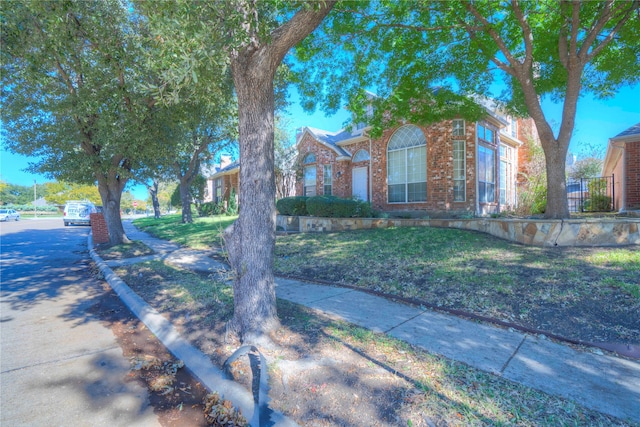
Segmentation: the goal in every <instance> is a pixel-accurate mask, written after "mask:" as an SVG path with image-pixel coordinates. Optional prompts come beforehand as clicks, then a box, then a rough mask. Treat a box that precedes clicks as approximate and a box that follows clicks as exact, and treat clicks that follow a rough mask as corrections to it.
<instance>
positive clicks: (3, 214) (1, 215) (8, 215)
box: [0, 209, 20, 221]
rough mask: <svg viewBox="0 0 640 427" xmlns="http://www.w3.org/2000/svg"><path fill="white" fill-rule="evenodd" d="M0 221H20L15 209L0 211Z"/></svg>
mask: <svg viewBox="0 0 640 427" xmlns="http://www.w3.org/2000/svg"><path fill="white" fill-rule="evenodd" d="M0 221H20V214H19V213H18V212H16V211H15V209H0Z"/></svg>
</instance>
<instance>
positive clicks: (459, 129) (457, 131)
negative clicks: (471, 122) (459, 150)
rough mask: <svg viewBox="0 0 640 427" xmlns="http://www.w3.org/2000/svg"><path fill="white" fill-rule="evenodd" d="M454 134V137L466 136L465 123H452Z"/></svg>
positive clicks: (458, 121)
mask: <svg viewBox="0 0 640 427" xmlns="http://www.w3.org/2000/svg"><path fill="white" fill-rule="evenodd" d="M451 126H452V133H453V136H464V134H465V123H464V120H462V119H454V120H453V121H452V124H451Z"/></svg>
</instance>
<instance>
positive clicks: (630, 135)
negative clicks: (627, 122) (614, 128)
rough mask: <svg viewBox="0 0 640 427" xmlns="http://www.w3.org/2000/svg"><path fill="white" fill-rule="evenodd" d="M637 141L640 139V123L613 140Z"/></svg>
mask: <svg viewBox="0 0 640 427" xmlns="http://www.w3.org/2000/svg"><path fill="white" fill-rule="evenodd" d="M635 139H640V123H636V124H635V125H633V126H631V127H630V128H629V129H627V130H624V131H622V132H620V133H619V134H617V135H616V136H614V137H613V138H611V140H612V141H629V140H635Z"/></svg>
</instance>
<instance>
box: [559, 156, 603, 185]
mask: <svg viewBox="0 0 640 427" xmlns="http://www.w3.org/2000/svg"><path fill="white" fill-rule="evenodd" d="M603 163H604V160H602V159H601V158H597V157H584V158H581V159H578V160H577V161H576V162H575V163H574V164H573V165H572V166H571V167H570V168H569V173H568V174H567V175H568V176H569V178H570V179H572V180H579V179H580V178H596V177H598V176H600V173H601V172H602V164H603Z"/></svg>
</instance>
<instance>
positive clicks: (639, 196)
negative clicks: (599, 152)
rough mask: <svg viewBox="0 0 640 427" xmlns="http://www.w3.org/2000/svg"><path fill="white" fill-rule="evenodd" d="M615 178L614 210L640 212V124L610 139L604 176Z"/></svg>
mask: <svg viewBox="0 0 640 427" xmlns="http://www.w3.org/2000/svg"><path fill="white" fill-rule="evenodd" d="M611 175H613V177H614V180H613V181H614V185H615V194H614V198H613V200H614V209H615V210H618V211H620V212H626V211H630V210H640V123H637V124H635V125H633V126H631V127H630V128H629V129H627V130H625V131H623V132H620V133H619V134H618V135H616V136H614V137H613V138H610V139H609V144H608V146H607V154H606V155H605V158H604V164H603V166H602V176H611Z"/></svg>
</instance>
